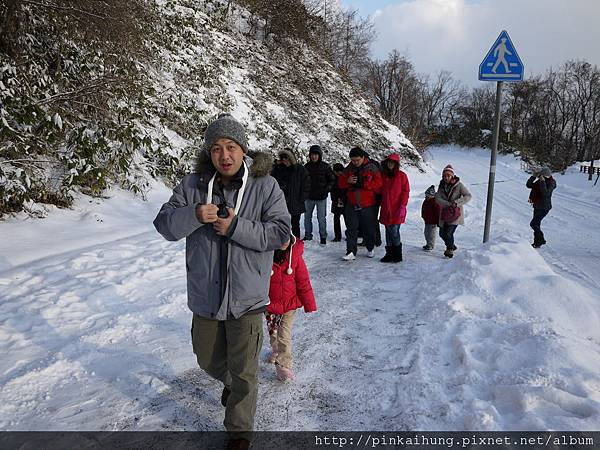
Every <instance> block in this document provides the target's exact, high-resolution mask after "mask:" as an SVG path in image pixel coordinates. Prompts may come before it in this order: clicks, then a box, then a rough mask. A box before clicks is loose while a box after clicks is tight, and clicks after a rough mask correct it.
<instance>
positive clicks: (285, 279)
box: [267, 235, 317, 381]
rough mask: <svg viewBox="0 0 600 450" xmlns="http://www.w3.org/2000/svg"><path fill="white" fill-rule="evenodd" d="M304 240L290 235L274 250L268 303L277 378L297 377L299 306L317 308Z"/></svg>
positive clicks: (309, 310) (309, 308)
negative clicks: (294, 327)
mask: <svg viewBox="0 0 600 450" xmlns="http://www.w3.org/2000/svg"><path fill="white" fill-rule="evenodd" d="M303 253H304V243H303V242H302V241H301V240H300V239H296V238H295V237H294V235H292V236H291V237H290V240H288V241H287V242H286V243H285V244H283V246H282V247H281V249H279V250H276V251H275V253H274V254H273V268H272V270H271V284H270V286H269V300H270V301H271V303H270V304H269V305H268V306H267V328H268V330H269V341H270V343H271V349H272V351H271V354H270V355H269V359H268V360H269V362H270V363H275V369H276V371H277V378H278V379H279V380H281V381H293V380H294V372H292V364H293V356H292V323H293V320H294V314H295V312H296V309H298V308H301V307H304V312H307V313H309V312H314V311H316V310H317V304H316V302H315V296H314V294H313V290H312V286H311V284H310V277H309V275H308V269H307V268H306V263H305V262H304V259H303V257H302V254H303Z"/></svg>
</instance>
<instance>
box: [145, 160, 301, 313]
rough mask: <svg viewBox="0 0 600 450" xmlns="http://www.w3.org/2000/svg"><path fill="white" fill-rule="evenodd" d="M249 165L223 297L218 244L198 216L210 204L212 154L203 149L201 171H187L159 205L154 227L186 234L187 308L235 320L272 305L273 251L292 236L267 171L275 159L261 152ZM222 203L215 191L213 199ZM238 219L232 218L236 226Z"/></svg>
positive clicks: (170, 235)
mask: <svg viewBox="0 0 600 450" xmlns="http://www.w3.org/2000/svg"><path fill="white" fill-rule="evenodd" d="M246 164H247V165H248V166H249V168H250V173H249V176H248V180H247V185H246V189H245V192H244V197H243V200H242V204H241V207H240V210H239V213H238V215H237V216H236V219H234V220H235V228H234V231H233V233H231V235H230V236H229V240H228V244H227V245H228V258H227V286H226V288H225V295H224V296H223V298H222V297H221V287H220V285H219V283H220V280H221V276H220V267H221V266H220V263H221V262H220V261H219V254H220V252H219V243H220V239H221V236H219V235H217V233H216V232H215V230H214V229H213V227H212V225H211V224H203V223H201V222H199V221H198V219H197V218H196V206H197V205H199V204H205V203H206V202H207V199H206V196H207V193H208V181H209V180H210V178H211V177H212V175H213V174H214V172H215V169H214V167H213V165H212V163H211V161H210V158H209V157H208V156H207V155H206V154H205V153H201V155H200V159H199V165H198V169H197V173H194V174H191V175H186V176H185V177H184V178H183V180H182V181H181V183H180V184H179V185H178V186H177V187H176V188H175V189H174V190H173V195H172V196H171V198H170V199H169V201H168V202H167V203H165V204H164V205H163V206H162V208H161V209H160V211H159V213H158V215H157V216H156V219H154V226H155V228H156V230H157V231H158V232H159V233H160V234H161V235H163V237H164V238H165V239H167V240H168V241H177V240H179V239H181V238H184V237H185V238H186V244H185V260H186V270H187V293H188V307H189V308H190V309H191V310H192V311H193V312H194V313H196V314H198V315H200V316H202V317H205V318H209V319H216V320H226V319H228V318H229V317H230V315H229V314H231V315H233V317H235V318H236V319H237V318H239V317H240V316H242V315H243V314H244V313H246V312H248V311H252V310H256V309H260V308H262V307H264V306H266V305H268V304H269V277H270V274H271V267H272V264H273V250H276V249H278V248H280V247H281V246H282V245H283V243H284V242H285V241H286V240H287V239H288V238H289V236H290V216H289V214H288V211H287V207H286V204H285V198H284V196H283V192H282V191H281V189H280V188H279V186H278V185H277V181H275V179H274V178H273V177H271V176H270V175H269V171H270V169H271V165H272V159H271V157H270V156H269V155H266V154H260V153H259V154H257V155H256V156H255V157H254V160H251V159H250V158H247V157H246ZM225 192H226V196H227V195H228V197H227V198H226V200H227V203H228V204H230V205H235V201H236V199H237V194H238V191H237V190H233V191H228V190H225ZM220 201H222V200H221V199H220V198H219V197H218V196H216V195H215V194H214V193H213V198H212V201H211V202H212V203H214V204H218V203H219V202H220ZM233 224H234V222H232V226H233Z"/></svg>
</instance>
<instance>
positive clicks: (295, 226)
mask: <svg viewBox="0 0 600 450" xmlns="http://www.w3.org/2000/svg"><path fill="white" fill-rule="evenodd" d="M301 215H302V213H300V214H292V215H291V218H292V234H293V235H294V236H296V237H297V238H300V216H301Z"/></svg>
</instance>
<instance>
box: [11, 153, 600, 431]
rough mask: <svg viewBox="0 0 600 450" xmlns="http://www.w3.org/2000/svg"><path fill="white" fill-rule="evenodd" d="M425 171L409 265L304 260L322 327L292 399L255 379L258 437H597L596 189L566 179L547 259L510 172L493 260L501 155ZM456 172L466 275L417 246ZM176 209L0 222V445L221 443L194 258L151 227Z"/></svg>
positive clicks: (123, 205)
mask: <svg viewBox="0 0 600 450" xmlns="http://www.w3.org/2000/svg"><path fill="white" fill-rule="evenodd" d="M426 157H427V160H428V165H429V169H428V171H427V172H426V173H419V172H418V171H416V170H413V171H410V172H409V178H410V181H411V188H412V189H411V199H410V203H409V208H408V210H409V215H408V219H407V223H406V224H405V225H403V226H402V229H401V234H402V240H403V243H404V262H402V263H400V264H382V263H380V262H379V258H380V257H381V256H382V255H383V250H382V249H379V250H377V258H375V259H368V258H366V256H365V253H366V252H365V250H364V249H361V250H359V255H358V258H357V260H356V261H354V262H344V261H341V259H340V258H341V256H342V255H343V254H344V253H345V251H344V250H345V244H344V243H343V242H342V243H335V244H334V243H330V242H328V244H327V246H326V247H324V248H323V247H320V246H319V245H318V244H317V243H316V242H314V241H313V242H308V243H307V245H306V255H305V257H306V261H307V264H308V267H309V270H310V273H311V277H312V283H313V288H314V290H315V294H316V297H317V305H318V307H319V311H318V312H317V313H314V314H304V313H303V312H302V311H301V310H300V311H298V314H297V316H296V317H297V319H296V322H295V325H294V355H295V358H296V366H295V371H296V374H297V381H296V383H294V384H282V383H280V382H278V381H277V380H276V378H275V373H274V369H273V367H272V366H270V365H269V364H267V363H266V362H264V361H263V362H261V365H260V394H259V402H258V412H257V429H259V430H356V429H378V430H401V429H422V430H427V429H430V430H465V429H467V430H474V429H476V430H519V429H575V430H586V429H588V430H589V429H597V428H598V424H599V423H600V417H599V413H598V411H599V406H600V331H599V330H600V317H599V311H600V308H599V307H600V294H598V292H600V267H599V265H598V263H597V261H598V254H600V240H599V239H598V233H599V232H598V230H600V206H599V204H600V202H599V200H600V195H599V194H598V192H599V191H600V187H598V188H595V189H594V188H593V187H592V185H591V183H587V181H586V180H585V177H584V176H583V175H580V174H578V173H576V172H575V169H573V170H571V171H569V172H568V173H567V174H566V175H564V176H560V175H558V176H557V182H558V189H557V191H556V193H555V195H554V199H553V200H554V209H553V210H552V212H551V213H550V215H549V216H548V218H547V219H545V220H544V222H543V229H544V231H545V233H546V235H547V240H548V245H547V246H546V247H543V248H542V249H540V250H534V249H532V248H531V246H530V244H529V242H530V240H531V231H530V229H529V226H528V223H529V220H530V219H531V207H530V206H529V205H528V204H527V195H528V190H527V189H526V188H525V186H524V183H525V180H526V179H527V174H525V173H523V172H521V170H520V166H519V162H518V161H517V160H516V159H514V158H513V157H500V158H499V160H498V173H497V175H496V180H497V181H498V183H497V184H496V196H495V203H494V212H493V224H492V234H491V242H490V243H489V244H487V245H482V244H481V239H482V235H483V220H484V216H485V201H486V192H487V184H486V182H487V171H488V164H489V153H488V152H485V151H470V152H469V151H457V150H455V149H454V150H452V149H448V148H441V149H435V150H432V151H430V152H428V154H427V155H426ZM447 163H452V164H453V165H454V167H455V169H456V172H457V174H458V175H459V176H460V177H461V178H462V180H463V181H464V182H465V183H466V184H467V185H468V186H469V187H470V189H471V192H472V193H473V201H472V202H471V203H469V204H468V205H467V208H466V226H464V227H459V229H458V230H457V233H456V238H457V245H458V247H459V251H458V252H457V255H456V256H455V258H454V259H453V260H447V259H444V258H443V257H442V245H441V243H440V242H439V241H438V244H437V248H436V250H435V251H434V252H432V253H425V252H423V250H422V249H421V246H422V245H423V237H422V229H423V225H422V220H421V219H420V205H421V202H422V200H423V192H424V191H425V189H426V188H427V187H428V186H429V185H430V184H436V185H437V183H438V180H439V173H440V171H441V168H442V167H444V166H445V165H446V164H447ZM167 198H168V192H167V191H165V190H164V189H162V190H157V193H155V194H154V195H152V196H151V200H150V202H148V203H146V204H140V203H139V202H136V201H134V200H131V198H130V197H128V196H127V195H126V194H123V193H117V194H115V196H114V197H113V198H112V199H111V200H108V201H107V202H104V203H101V204H98V205H95V204H93V205H92V206H91V207H89V206H88V207H87V208H86V207H81V208H79V209H78V210H76V211H67V212H65V211H56V210H54V211H52V212H51V214H50V216H49V217H48V218H46V219H44V220H27V221H25V222H23V221H17V220H14V219H12V220H10V221H8V222H7V223H2V224H0V236H1V237H2V241H3V243H2V244H0V245H1V247H0V250H1V251H2V258H1V259H0V298H1V301H0V352H1V354H2V355H3V358H2V359H1V360H0V429H2V430H78V429H85V430H221V429H222V420H223V408H222V407H221V405H220V403H219V396H220V392H221V386H220V385H219V383H217V382H215V381H212V380H210V379H209V378H208V377H207V376H206V375H205V374H204V373H203V372H202V371H200V370H199V369H198V368H197V366H196V363H195V359H194V355H193V353H192V350H191V344H190V333H189V329H190V322H191V313H190V312H189V311H188V309H187V306H186V293H185V271H184V264H183V260H184V259H183V249H184V244H183V241H182V242H178V243H170V242H166V241H164V240H163V239H162V238H161V237H160V236H159V235H158V234H157V233H156V232H155V231H153V229H152V227H151V221H152V219H153V218H154V215H155V213H156V211H157V209H158V206H159V205H160V203H161V202H162V201H166V199H167ZM90 208H91V209H90ZM78 214H79V215H78ZM330 219H331V218H330ZM315 222H316V219H315ZM329 225H330V227H331V220H330V223H329ZM331 237H332V236H330V238H331ZM267 346H268V342H267V339H266V338H265V347H264V349H263V354H266V348H267Z"/></svg>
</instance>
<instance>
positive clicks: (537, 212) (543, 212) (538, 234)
mask: <svg viewBox="0 0 600 450" xmlns="http://www.w3.org/2000/svg"><path fill="white" fill-rule="evenodd" d="M549 212H550V210H549V209H534V210H533V219H531V222H530V223H529V226H530V227H531V228H532V230H533V243H534V244H545V243H546V240H545V239H544V233H543V232H542V229H541V225H542V219H543V218H544V217H546V216H547V215H548V213H549Z"/></svg>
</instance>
